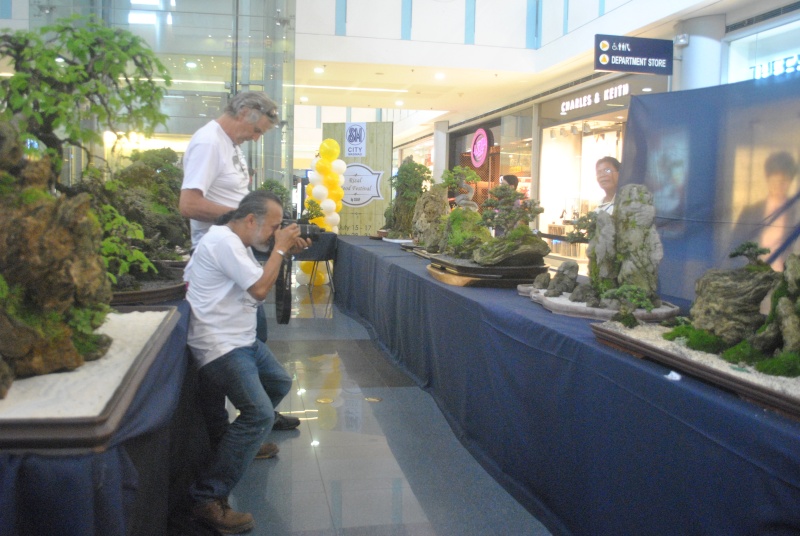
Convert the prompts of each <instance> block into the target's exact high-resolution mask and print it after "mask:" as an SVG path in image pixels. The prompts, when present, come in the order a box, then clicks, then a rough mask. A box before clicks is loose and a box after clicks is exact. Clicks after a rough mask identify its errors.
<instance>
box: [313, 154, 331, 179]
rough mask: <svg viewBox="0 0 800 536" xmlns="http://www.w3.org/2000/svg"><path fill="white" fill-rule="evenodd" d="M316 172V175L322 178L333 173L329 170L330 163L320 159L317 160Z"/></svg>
mask: <svg viewBox="0 0 800 536" xmlns="http://www.w3.org/2000/svg"><path fill="white" fill-rule="evenodd" d="M316 170H317V173H319V174H320V175H322V176H323V177H325V176H327V175H330V174H331V173H333V170H332V169H331V161H330V160H326V159H325V158H320V159H319V160H317V165H316Z"/></svg>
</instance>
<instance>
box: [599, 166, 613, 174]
mask: <svg viewBox="0 0 800 536" xmlns="http://www.w3.org/2000/svg"><path fill="white" fill-rule="evenodd" d="M616 172H617V170H616V169H614V168H605V169H598V170H597V174H598V175H611V174H612V173H616Z"/></svg>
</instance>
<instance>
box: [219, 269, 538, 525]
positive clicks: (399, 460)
mask: <svg viewBox="0 0 800 536" xmlns="http://www.w3.org/2000/svg"><path fill="white" fill-rule="evenodd" d="M293 292H294V296H293V307H292V318H291V320H290V322H289V324H288V325H278V324H277V323H276V322H275V308H274V303H269V302H268V303H267V304H266V305H265V307H266V309H267V316H268V318H269V319H270V320H269V341H268V344H269V346H270V348H271V349H272V351H273V352H274V353H275V355H276V356H277V357H278V359H279V360H280V361H281V362H282V363H284V364H285V366H286V367H287V369H288V370H289V371H290V373H291V374H292V375H293V376H294V379H295V385H294V387H293V391H292V393H291V394H290V395H289V396H288V397H287V398H286V399H285V400H284V401H283V402H282V404H281V406H280V408H279V409H280V411H282V412H285V413H290V414H292V415H295V416H297V417H299V418H301V419H302V424H301V425H300V428H299V429H298V430H295V431H293V432H272V434H271V436H270V438H269V440H270V441H274V442H276V443H278V445H279V446H280V449H281V450H280V454H278V456H277V457H276V458H274V459H270V460H256V461H254V462H253V464H252V465H251V466H250V469H249V470H248V472H247V474H246V475H245V477H244V478H243V479H242V480H241V481H240V482H239V484H238V486H237V487H236V488H235V490H234V493H233V495H232V496H231V504H232V506H233V507H234V508H236V509H239V510H241V511H246V512H251V513H252V514H253V516H254V517H255V519H256V528H255V529H254V530H253V531H252V533H251V534H257V535H270V536H285V535H303V536H328V535H337V536H356V535H358V536H383V535H387V536H388V535H392V536H395V535H397V536H400V535H404V536H406V535H407V536H411V535H414V536H428V535H438V536H456V535H457V536H469V535H475V536H478V535H480V536H487V535H503V536H508V535H514V536H517V535H548V534H549V532H548V531H547V530H546V529H545V528H544V527H543V526H542V525H541V524H540V523H539V522H538V521H537V520H536V519H535V518H534V517H533V516H531V515H530V514H529V513H528V512H527V511H526V510H525V509H524V508H522V507H521V506H520V505H519V504H518V503H517V502H516V501H515V500H514V499H513V498H512V497H511V496H510V495H508V493H506V492H505V490H503V488H501V487H500V486H499V485H498V484H497V483H496V482H495V481H494V480H493V479H492V478H491V477H490V476H489V475H488V474H487V473H486V472H485V471H484V470H483V469H482V468H481V467H480V465H478V463H477V462H476V461H475V460H474V458H472V456H471V455H470V454H469V453H468V452H467V451H466V450H465V449H464V448H463V447H462V446H461V444H460V443H459V442H458V440H457V439H456V438H455V436H454V435H453V433H452V431H451V430H450V428H449V426H448V425H447V422H446V421H445V419H444V417H443V416H442V415H441V413H440V412H439V409H438V408H437V406H436V404H435V403H434V402H433V400H432V399H431V397H430V396H429V395H428V394H427V393H425V392H424V391H422V390H421V389H419V388H417V387H416V386H415V385H414V384H413V383H412V382H411V380H410V379H408V378H407V377H406V376H405V374H404V373H403V372H401V371H400V370H399V369H397V368H395V367H394V366H393V365H392V364H391V363H390V362H389V361H388V360H387V358H386V357H385V356H384V355H383V354H382V353H381V351H380V350H379V349H378V348H377V347H376V345H375V344H374V343H373V342H372V341H370V339H369V336H368V334H367V332H366V330H365V329H364V328H363V327H362V326H361V325H360V324H358V323H357V322H355V321H354V320H352V319H350V318H349V317H347V316H346V315H344V314H342V313H340V312H339V311H338V310H337V309H336V307H335V306H333V304H332V297H331V291H330V287H329V286H328V285H323V286H318V287H314V288H313V289H312V290H311V291H310V292H309V289H308V287H306V286H299V287H296V288H294V291H293Z"/></svg>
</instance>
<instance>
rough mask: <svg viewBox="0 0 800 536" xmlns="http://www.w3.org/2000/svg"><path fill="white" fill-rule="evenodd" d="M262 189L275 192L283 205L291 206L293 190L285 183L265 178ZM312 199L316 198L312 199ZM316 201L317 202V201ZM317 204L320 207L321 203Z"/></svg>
mask: <svg viewBox="0 0 800 536" xmlns="http://www.w3.org/2000/svg"><path fill="white" fill-rule="evenodd" d="M260 189H261V190H266V191H268V192H272V193H273V194H275V195H276V196H278V199H280V200H281V205H282V206H283V208H284V209H286V208H287V207H288V206H289V203H290V202H291V201H292V194H291V192H289V190H288V189H287V188H286V187H285V186H284V185H283V184H281V183H280V182H278V181H276V180H273V179H267V180H265V181H264V183H263V184H262V185H261V188H260ZM310 201H314V200H313V199H311V200H310ZM314 202H315V203H316V201H314ZM317 206H318V207H319V205H317ZM320 213H322V210H320ZM309 219H311V218H309Z"/></svg>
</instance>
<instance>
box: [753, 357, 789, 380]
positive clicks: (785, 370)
mask: <svg viewBox="0 0 800 536" xmlns="http://www.w3.org/2000/svg"><path fill="white" fill-rule="evenodd" d="M755 368H756V370H757V371H759V372H761V373H764V374H769V375H770V376H787V377H789V378H796V377H798V376H800V355H798V354H797V353H796V352H783V353H781V354H779V355H777V356H776V357H772V358H769V359H765V360H764V361H760V362H758V363H756V365H755Z"/></svg>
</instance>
